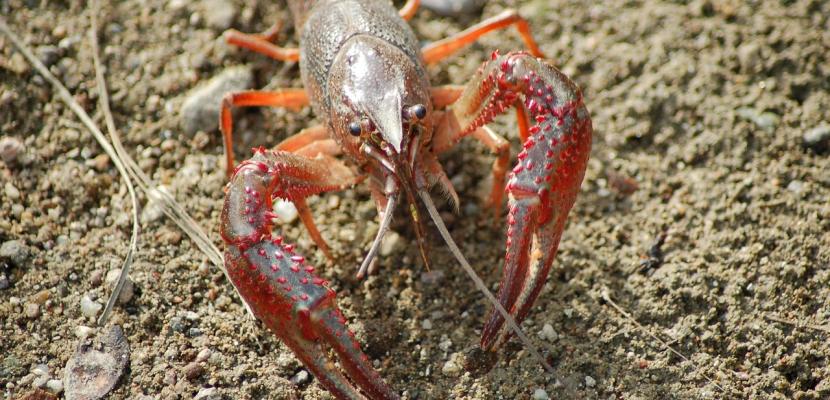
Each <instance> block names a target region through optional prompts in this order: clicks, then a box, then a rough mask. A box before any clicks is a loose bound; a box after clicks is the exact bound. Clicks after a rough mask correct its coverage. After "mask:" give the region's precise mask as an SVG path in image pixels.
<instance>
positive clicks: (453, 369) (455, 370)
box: [441, 353, 461, 376]
mask: <svg viewBox="0 0 830 400" xmlns="http://www.w3.org/2000/svg"><path fill="white" fill-rule="evenodd" d="M458 357H459V353H453V354H452V355H451V356H450V359H449V360H447V362H445V363H444V366H443V367H441V372H442V373H443V374H444V375H447V376H458V375H459V374H460V373H461V363H459V362H458Z"/></svg>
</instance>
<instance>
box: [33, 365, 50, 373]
mask: <svg viewBox="0 0 830 400" xmlns="http://www.w3.org/2000/svg"><path fill="white" fill-rule="evenodd" d="M32 373H33V374H35V375H37V376H49V366H48V365H46V364H37V365H35V366H34V367H32Z"/></svg>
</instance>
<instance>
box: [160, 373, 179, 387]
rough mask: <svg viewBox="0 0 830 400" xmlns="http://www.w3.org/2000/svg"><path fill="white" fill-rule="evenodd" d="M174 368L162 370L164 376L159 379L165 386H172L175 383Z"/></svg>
mask: <svg viewBox="0 0 830 400" xmlns="http://www.w3.org/2000/svg"><path fill="white" fill-rule="evenodd" d="M176 381H177V379H176V370H174V369H168V370H167V371H165V372H164V378H162V379H161V383H163V384H165V385H167V386H173V385H175V384H176Z"/></svg>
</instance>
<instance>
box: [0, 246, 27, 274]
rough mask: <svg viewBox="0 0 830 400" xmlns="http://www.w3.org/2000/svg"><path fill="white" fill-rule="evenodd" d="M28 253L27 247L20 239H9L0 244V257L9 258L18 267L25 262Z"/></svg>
mask: <svg viewBox="0 0 830 400" xmlns="http://www.w3.org/2000/svg"><path fill="white" fill-rule="evenodd" d="M29 255H30V251H29V247H28V246H26V245H25V244H24V243H23V242H22V241H20V240H9V241H7V242H4V243H3V244H2V245H0V259H4V260H9V261H11V262H12V264H14V265H16V266H18V267H23V266H24V265H25V264H26V261H27V260H28V259H29Z"/></svg>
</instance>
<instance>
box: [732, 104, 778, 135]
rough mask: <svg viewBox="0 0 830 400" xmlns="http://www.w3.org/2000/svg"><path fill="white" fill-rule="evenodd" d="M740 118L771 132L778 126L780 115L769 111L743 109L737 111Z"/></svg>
mask: <svg viewBox="0 0 830 400" xmlns="http://www.w3.org/2000/svg"><path fill="white" fill-rule="evenodd" d="M736 112H737V113H738V116H739V117H741V118H743V119H745V120H747V121H750V122H752V123H754V124H755V125H756V126H757V127H759V128H761V129H763V130H765V131H768V132H771V131H773V130H774V129H775V127H776V126H778V120H779V118H778V115H776V114H775V113H771V112H769V111H763V112H762V111H759V110H758V109H755V108H751V107H741V108H738V109H737V110H736Z"/></svg>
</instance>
